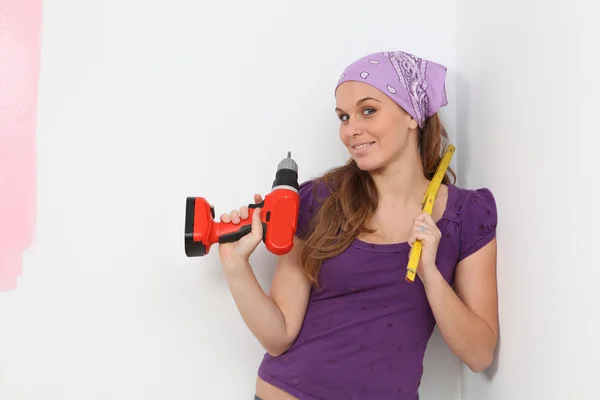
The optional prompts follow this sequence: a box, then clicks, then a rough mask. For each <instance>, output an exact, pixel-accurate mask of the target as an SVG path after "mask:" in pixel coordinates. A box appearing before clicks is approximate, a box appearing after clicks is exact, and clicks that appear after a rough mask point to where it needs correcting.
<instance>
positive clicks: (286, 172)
mask: <svg viewBox="0 0 600 400" xmlns="http://www.w3.org/2000/svg"><path fill="white" fill-rule="evenodd" d="M278 187H286V188H294V189H295V190H296V191H298V190H299V185H298V164H296V161H294V160H293V159H292V153H291V152H289V151H288V156H287V158H284V159H283V160H281V161H280V162H279V165H278V166H277V172H276V173H275V180H274V181H273V186H272V187H271V188H272V189H275V188H278Z"/></svg>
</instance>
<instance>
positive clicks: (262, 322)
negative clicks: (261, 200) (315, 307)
mask: <svg viewBox="0 0 600 400" xmlns="http://www.w3.org/2000/svg"><path fill="white" fill-rule="evenodd" d="M246 212H247V210H246V209H241V210H240V214H241V215H240V216H238V215H237V213H235V212H234V213H233V215H232V216H230V218H231V219H232V220H233V221H234V223H235V222H238V221H239V219H245V218H244V217H246V218H247V214H246ZM240 217H241V218H240ZM223 218H225V220H226V221H227V220H228V218H227V217H222V219H223ZM254 219H255V221H253V222H257V223H256V224H254V226H253V228H252V229H253V233H251V234H249V235H247V236H250V235H256V236H255V237H254V242H256V244H258V242H260V240H261V238H262V232H261V230H260V228H261V227H262V225H261V224H260V220H259V219H258V214H257V215H256V217H255V218H254ZM246 240H247V241H251V240H252V239H251V237H247V238H246ZM220 246H222V245H220ZM303 246H304V242H303V241H302V240H301V239H299V238H297V237H294V246H293V248H292V250H291V251H290V252H289V253H287V254H285V255H282V256H279V258H278V262H277V266H276V270H275V275H274V277H273V281H272V283H271V290H270V294H267V293H265V291H264V290H263V289H262V287H261V286H260V284H259V282H258V280H257V279H256V276H255V275H254V272H253V271H252V267H251V266H250V263H249V261H248V259H249V255H247V256H235V255H231V257H225V258H222V261H221V264H222V267H223V271H224V275H225V277H226V279H227V283H228V285H229V289H230V291H231V294H232V296H233V299H234V301H235V303H236V306H237V308H238V311H239V313H240V315H241V317H242V319H243V320H244V322H245V323H246V325H247V326H248V328H249V329H250V331H251V332H252V333H253V334H254V336H255V337H256V338H257V340H258V341H259V342H260V343H261V344H262V346H263V347H264V348H265V350H266V351H267V352H268V353H269V354H270V355H271V356H274V357H277V356H279V355H281V354H283V353H284V352H285V351H286V350H287V349H288V348H289V347H290V346H291V345H292V343H293V342H294V340H295V339H296V337H297V336H298V333H299V332H300V328H301V326H302V323H303V320H304V316H305V314H306V309H307V306H308V299H309V296H310V289H311V284H310V282H309V280H308V279H307V278H306V276H305V275H304V272H303V270H302V267H301V262H300V253H301V252H302V248H303ZM255 247H256V246H255V245H254V243H251V244H250V245H249V248H248V249H250V250H251V251H253V250H254V248H255ZM234 253H235V252H234Z"/></svg>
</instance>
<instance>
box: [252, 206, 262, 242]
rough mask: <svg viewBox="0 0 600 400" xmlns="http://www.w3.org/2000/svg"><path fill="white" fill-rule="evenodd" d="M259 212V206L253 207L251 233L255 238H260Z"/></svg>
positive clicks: (260, 222)
mask: <svg viewBox="0 0 600 400" xmlns="http://www.w3.org/2000/svg"><path fill="white" fill-rule="evenodd" d="M260 212H261V209H260V207H258V208H255V209H254V212H253V213H252V234H253V235H255V236H256V238H261V239H262V235H263V232H262V228H263V226H262V221H261V220H260Z"/></svg>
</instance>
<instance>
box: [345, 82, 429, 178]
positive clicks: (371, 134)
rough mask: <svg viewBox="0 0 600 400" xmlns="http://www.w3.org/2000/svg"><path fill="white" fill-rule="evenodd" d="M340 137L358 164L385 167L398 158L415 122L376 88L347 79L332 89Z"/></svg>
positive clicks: (366, 166) (376, 168)
mask: <svg viewBox="0 0 600 400" xmlns="http://www.w3.org/2000/svg"><path fill="white" fill-rule="evenodd" d="M336 113H337V115H338V117H339V118H340V139H341V140H342V143H344V145H345V146H346V148H347V149H348V152H349V153H350V155H351V157H352V158H353V159H354V161H355V162H356V163H357V165H358V167H359V168H360V169H362V170H365V171H373V170H378V169H382V168H385V167H386V166H388V165H389V164H390V163H392V162H393V161H395V160H396V159H398V158H399V157H400V156H401V155H402V153H403V151H404V150H405V149H406V148H407V145H408V143H409V138H410V136H411V135H410V133H411V130H416V129H417V127H418V125H417V122H416V121H415V120H414V119H413V118H412V117H411V116H410V115H409V114H408V113H406V112H405V111H404V110H403V109H402V108H401V107H399V106H398V104H396V103H395V102H394V101H393V100H392V99H390V98H389V97H388V96H386V95H385V94H383V93H382V92H381V91H380V90H378V89H376V88H374V87H372V86H370V85H367V84H366V83H362V82H355V81H349V82H344V83H343V84H341V85H340V86H339V87H338V89H337V91H336Z"/></svg>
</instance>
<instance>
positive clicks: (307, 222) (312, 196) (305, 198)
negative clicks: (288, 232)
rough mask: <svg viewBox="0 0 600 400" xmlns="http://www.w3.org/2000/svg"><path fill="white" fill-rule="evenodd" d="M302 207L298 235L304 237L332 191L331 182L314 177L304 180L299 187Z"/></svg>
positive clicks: (299, 213)
mask: <svg viewBox="0 0 600 400" xmlns="http://www.w3.org/2000/svg"><path fill="white" fill-rule="evenodd" d="M298 192H299V197H300V209H299V211H298V229H297V232H296V234H297V236H298V237H300V238H302V239H304V238H305V237H307V236H308V234H309V231H310V230H311V225H312V223H313V221H314V217H315V216H316V215H317V213H318V211H319V208H320V207H321V206H322V205H323V203H324V202H325V200H326V199H327V197H329V196H330V195H331V193H332V188H331V184H329V183H326V182H325V181H324V180H323V179H322V178H320V177H318V178H312V179H308V180H306V181H304V182H302V183H301V184H300V186H299V189H298Z"/></svg>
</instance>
